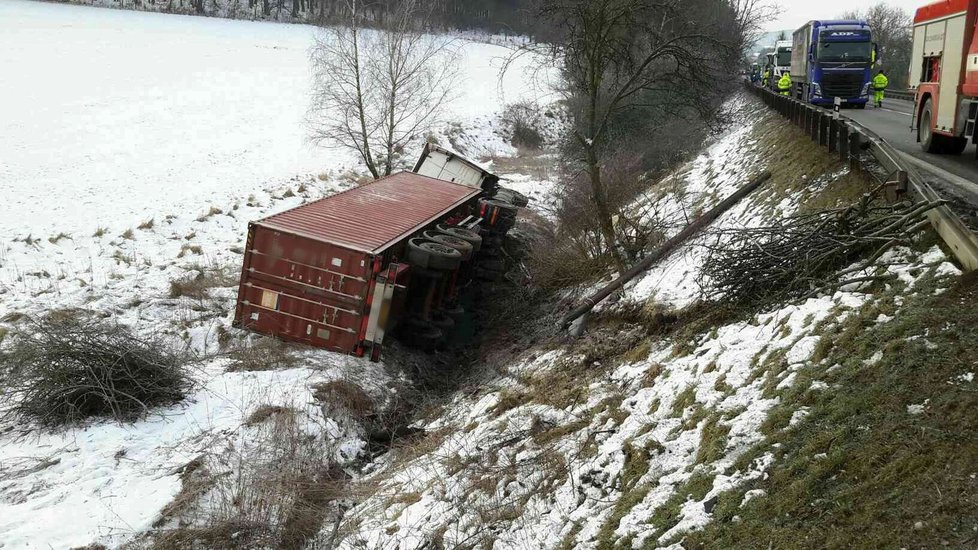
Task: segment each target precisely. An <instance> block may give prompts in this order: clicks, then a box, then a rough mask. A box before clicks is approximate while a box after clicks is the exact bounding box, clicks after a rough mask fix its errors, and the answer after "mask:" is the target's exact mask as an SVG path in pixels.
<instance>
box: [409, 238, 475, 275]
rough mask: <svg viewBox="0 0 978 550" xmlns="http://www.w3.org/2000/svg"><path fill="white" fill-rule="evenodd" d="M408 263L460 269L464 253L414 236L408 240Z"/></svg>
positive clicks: (434, 267)
mask: <svg viewBox="0 0 978 550" xmlns="http://www.w3.org/2000/svg"><path fill="white" fill-rule="evenodd" d="M408 263H410V264H411V265H417V266H418V267H423V268H428V269H444V270H448V271H450V270H453V269H458V266H459V264H461V263H462V253H461V252H459V251H458V250H455V249H454V248H452V247H450V246H446V245H443V244H441V243H436V242H434V241H428V240H425V239H420V238H417V237H416V238H414V239H411V240H409V241H408Z"/></svg>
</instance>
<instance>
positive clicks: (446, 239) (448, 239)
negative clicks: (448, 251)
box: [424, 231, 472, 262]
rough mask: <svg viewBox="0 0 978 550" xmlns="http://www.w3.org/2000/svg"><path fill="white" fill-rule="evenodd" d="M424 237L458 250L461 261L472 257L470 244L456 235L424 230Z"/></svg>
mask: <svg viewBox="0 0 978 550" xmlns="http://www.w3.org/2000/svg"><path fill="white" fill-rule="evenodd" d="M424 237H425V238H426V239H428V240H429V241H434V242H436V243H441V244H443V245H445V246H450V247H452V248H454V249H455V250H458V251H459V252H461V253H462V261H463V262H467V261H469V259H470V258H472V245H471V244H470V243H469V242H468V241H463V240H462V239H459V238H458V237H452V236H451V235H445V234H443V233H438V232H436V231H425V232H424Z"/></svg>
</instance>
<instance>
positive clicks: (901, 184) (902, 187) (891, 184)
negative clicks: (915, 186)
mask: <svg viewBox="0 0 978 550" xmlns="http://www.w3.org/2000/svg"><path fill="white" fill-rule="evenodd" d="M909 184H910V178H909V176H908V175H907V172H906V171H905V170H899V171H898V172H897V173H896V175H895V177H894V178H893V179H892V180H890V181H888V182H886V185H885V186H884V187H883V194H884V197H885V198H886V200H887V201H889V202H897V201H898V200H900V199H902V198H903V197H905V196H906V194H907V191H908V189H909Z"/></svg>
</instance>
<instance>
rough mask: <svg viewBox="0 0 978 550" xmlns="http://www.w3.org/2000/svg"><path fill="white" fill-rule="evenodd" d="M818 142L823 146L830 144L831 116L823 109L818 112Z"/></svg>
mask: <svg viewBox="0 0 978 550" xmlns="http://www.w3.org/2000/svg"><path fill="white" fill-rule="evenodd" d="M818 144H819V145H821V146H822V147H826V146H828V144H829V117H828V116H827V115H826V114H825V113H824V112H822V111H819V112H818Z"/></svg>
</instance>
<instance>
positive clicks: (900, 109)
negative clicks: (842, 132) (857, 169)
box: [842, 99, 978, 205]
mask: <svg viewBox="0 0 978 550" xmlns="http://www.w3.org/2000/svg"><path fill="white" fill-rule="evenodd" d="M912 113H913V102H910V101H902V100H898V99H888V100H885V101H884V102H883V108H881V109H875V108H873V106H872V105H867V106H866V109H865V110H859V109H846V110H844V111H842V114H843V115H844V116H846V117H849V118H851V119H853V120H855V121H856V122H858V123H860V124H862V125H863V126H865V127H867V128H869V129H870V130H872V131H874V132H876V133H877V134H879V135H880V136H881V137H882V138H883V139H885V140H886V141H888V142H889V143H890V145H892V146H893V147H895V148H896V149H897V150H898V151H900V152H901V153H903V154H904V155H905V158H906V159H907V160H908V161H910V162H912V163H913V164H914V165H915V166H916V168H917V169H918V170H920V171H921V173H922V175H923V176H925V177H926V178H927V179H928V180H930V183H931V184H932V185H934V186H936V187H939V188H950V189H953V191H955V192H956V194H958V195H959V196H960V198H962V199H965V200H966V201H967V202H968V203H970V204H972V205H978V159H976V158H975V146H974V145H970V146H968V148H967V149H965V151H964V153H963V154H961V155H960V156H952V155H933V154H930V153H925V152H923V150H921V148H920V144H919V143H917V132H916V130H913V129H911V127H910V125H911V121H913V115H912ZM913 122H914V123H915V122H916V121H913Z"/></svg>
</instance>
